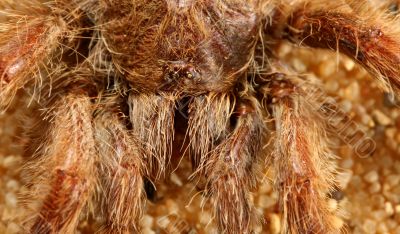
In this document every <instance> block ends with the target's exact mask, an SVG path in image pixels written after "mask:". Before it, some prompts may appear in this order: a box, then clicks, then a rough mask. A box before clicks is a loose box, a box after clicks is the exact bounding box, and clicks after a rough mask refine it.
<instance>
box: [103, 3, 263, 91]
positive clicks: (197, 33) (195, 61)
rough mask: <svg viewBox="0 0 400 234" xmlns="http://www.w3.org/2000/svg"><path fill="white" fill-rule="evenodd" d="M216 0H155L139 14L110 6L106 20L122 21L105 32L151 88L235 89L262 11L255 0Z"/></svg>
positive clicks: (128, 73)
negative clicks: (118, 11)
mask: <svg viewBox="0 0 400 234" xmlns="http://www.w3.org/2000/svg"><path fill="white" fill-rule="evenodd" d="M217 2H218V1H209V2H207V3H206V4H205V3H203V2H198V1H150V2H146V3H145V4H146V5H143V6H136V7H137V10H136V12H135V14H134V15H133V14H131V13H130V12H128V13H126V15H124V14H115V13H114V12H108V11H106V12H105V17H104V18H103V20H105V21H106V22H109V21H115V22H118V24H110V25H109V26H106V30H105V34H104V35H105V38H106V41H107V44H108V45H110V47H111V50H112V51H114V52H115V54H114V55H113V58H114V60H115V61H116V62H117V63H118V64H120V66H121V67H120V68H121V70H122V71H123V72H124V74H125V76H124V77H125V78H126V79H127V80H128V81H129V82H131V83H132V84H133V86H137V87H140V88H143V89H146V90H149V91H150V90H151V91H154V90H171V91H172V90H182V91H186V92H189V93H196V92H207V91H219V92H221V91H226V90H228V89H230V88H231V87H232V85H233V84H234V83H235V82H236V81H237V79H238V76H240V75H243V73H244V71H245V70H246V69H247V67H248V66H249V64H250V63H251V59H252V56H253V52H254V47H255V45H256V41H257V40H258V39H259V38H258V34H259V30H260V18H261V17H260V15H259V14H257V13H256V11H255V4H252V3H251V2H246V1H242V2H239V1H237V2H234V3H227V4H219V3H217ZM147 4H148V5H152V4H154V5H153V6H152V7H149V6H148V5H147ZM138 5H139V4H138ZM231 5H235V7H232V6H231ZM114 10H115V9H113V8H110V11H114ZM132 22H140V23H138V24H137V23H132ZM127 28H129V30H128V31H127V30H126V29H127Z"/></svg>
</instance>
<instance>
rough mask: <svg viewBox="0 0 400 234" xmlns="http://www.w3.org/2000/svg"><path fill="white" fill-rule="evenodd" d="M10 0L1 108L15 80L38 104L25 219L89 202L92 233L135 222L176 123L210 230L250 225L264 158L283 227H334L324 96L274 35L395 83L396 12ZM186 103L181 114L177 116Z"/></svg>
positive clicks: (310, 5)
mask: <svg viewBox="0 0 400 234" xmlns="http://www.w3.org/2000/svg"><path fill="white" fill-rule="evenodd" d="M32 5H35V8H34V10H32V8H31V7H32ZM5 8H6V10H4V13H3V14H4V17H2V18H1V19H0V25H1V27H0V29H1V30H0V74H1V76H0V107H2V108H5V107H7V105H8V104H9V102H10V101H11V100H12V98H13V96H14V94H15V93H16V91H17V90H18V89H20V88H22V87H24V88H28V89H32V90H33V91H34V92H32V93H34V95H33V98H35V99H36V100H38V103H40V105H41V108H40V109H39V110H38V112H39V113H41V116H40V118H38V124H37V125H36V126H35V127H33V128H32V131H31V132H32V133H34V134H31V136H32V137H31V141H30V142H29V144H28V147H29V148H30V150H29V151H27V154H29V156H33V157H32V160H30V161H29V162H28V163H27V164H26V167H25V170H26V171H27V173H26V174H27V175H29V176H28V178H27V180H28V181H29V184H28V185H27V188H28V189H27V190H28V193H27V194H26V196H25V198H26V200H25V201H27V203H28V205H27V206H26V208H27V212H26V214H27V215H26V217H27V218H26V220H25V224H26V225H24V227H26V231H27V232H30V233H73V232H74V230H75V229H76V227H77V224H78V220H79V218H80V217H81V214H85V213H86V212H85V211H93V210H96V211H97V210H98V211H99V212H96V214H98V215H99V216H101V217H103V218H104V222H103V226H102V229H101V232H103V233H136V232H139V231H140V228H139V226H138V225H137V224H138V220H139V219H140V217H141V214H142V213H143V209H144V204H145V203H146V201H145V195H146V188H147V187H148V186H145V184H151V182H157V181H159V180H162V178H164V176H165V175H168V174H169V173H170V170H169V165H170V162H171V160H173V157H172V154H173V152H181V151H178V150H174V149H176V148H177V146H175V148H174V146H173V144H174V143H176V142H177V140H176V137H175V136H176V134H179V133H180V132H184V134H186V135H185V137H186V138H185V140H186V141H185V142H183V143H182V146H183V147H185V149H184V150H182V152H188V156H189V157H191V160H192V162H193V176H192V177H193V178H197V179H199V181H202V182H204V183H203V186H199V187H202V189H203V190H204V193H203V194H204V195H205V196H207V197H209V198H210V200H211V202H212V205H213V207H214V211H215V215H214V217H215V219H216V221H217V223H218V228H219V232H220V233H234V234H236V233H238V234H239V233H240V234H242V233H253V232H254V224H255V223H257V222H259V220H260V218H259V217H260V216H259V215H258V214H257V212H256V211H255V207H254V206H253V204H252V202H251V199H250V191H251V190H252V189H253V188H254V187H255V186H256V185H257V182H258V181H257V179H258V178H259V177H258V176H257V170H256V168H257V165H259V164H260V163H261V161H262V159H265V158H266V160H265V161H266V162H267V163H269V165H270V166H272V168H273V169H274V170H275V171H276V178H275V181H274V184H275V187H276V189H277V191H278V192H279V201H280V203H279V204H280V210H281V212H282V219H283V225H282V226H283V228H282V232H283V233H331V232H335V231H337V230H335V228H334V226H333V225H332V222H333V221H332V220H333V216H334V215H335V211H333V212H332V211H329V209H328V198H329V194H330V193H332V192H333V190H334V188H336V183H335V167H334V163H333V160H334V155H333V154H332V152H331V151H330V149H329V147H328V143H327V139H326V138H327V133H326V128H327V123H326V122H325V121H324V119H323V118H322V117H321V116H322V115H321V113H320V112H322V111H321V105H323V104H324V103H319V100H310V99H309V98H308V97H307V94H308V92H309V90H310V89H312V88H313V86H312V85H311V84H310V82H308V81H307V79H306V78H305V77H304V76H301V75H299V74H296V73H294V72H293V71H292V69H291V68H290V66H289V65H288V64H284V63H283V62H281V61H278V59H277V56H275V54H274V52H273V51H274V47H275V46H276V44H278V43H279V42H280V41H282V40H290V41H292V42H294V43H298V44H299V45H307V46H311V47H318V48H328V49H333V50H338V51H339V52H343V53H344V54H346V55H348V56H350V57H352V58H354V59H355V61H357V62H358V63H360V64H361V65H362V66H364V67H365V68H366V69H368V70H369V71H370V72H371V73H372V74H374V75H375V76H376V77H377V78H379V79H380V80H381V81H382V82H381V83H380V84H381V85H382V87H383V88H386V89H391V88H396V89H398V88H399V86H400V75H399V74H400V67H399V64H400V63H399V58H400V33H399V32H396V31H395V30H394V28H395V27H392V24H394V21H393V20H392V21H391V20H390V18H389V17H388V16H383V15H379V14H378V13H376V12H375V13H373V17H370V18H371V19H367V16H370V12H369V11H368V10H365V9H363V8H361V7H359V4H357V3H355V2H353V1H350V0H349V1H343V2H340V3H330V2H327V1H321V2H319V1H303V0H299V1H288V2H285V1H275V0H248V1H243V0H199V1H195V0H149V1H144V0H138V1H133V0H84V1H78V0H74V1H67V0H57V1H44V0H43V1H38V2H37V1H33V2H32V1H28V0H21V1H18V2H16V3H15V4H12V5H10V6H7V7H5ZM32 11H33V12H32ZM366 12H368V14H367V13H366ZM21 22H24V23H21ZM392 85H393V86H392ZM183 102H186V104H187V106H185V107H184V108H181V109H179V110H180V111H181V112H184V113H185V114H187V116H186V119H184V118H176V116H175V115H176V114H177V109H178V107H179V106H180V105H181V104H182V103H183ZM174 121H179V122H180V123H174ZM268 123H273V127H272V128H271V125H270V124H268ZM177 126H180V127H177ZM182 126H183V127H182ZM178 128H179V129H178ZM181 128H182V129H181ZM43 129H45V131H43ZM42 132H44V133H45V134H43V135H41V134H39V133H42ZM182 138H183V137H182ZM268 142H274V143H273V144H267V143H268ZM264 146H268V147H264ZM264 148H268V149H269V152H271V153H270V154H267V150H265V149H264ZM186 149H188V150H187V151H186ZM185 156H186V155H185ZM150 180H152V181H150ZM148 193H149V192H148ZM147 195H148V194H147ZM32 201H38V203H36V204H38V205H36V206H32V205H30V204H31V203H33V202H32Z"/></svg>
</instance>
